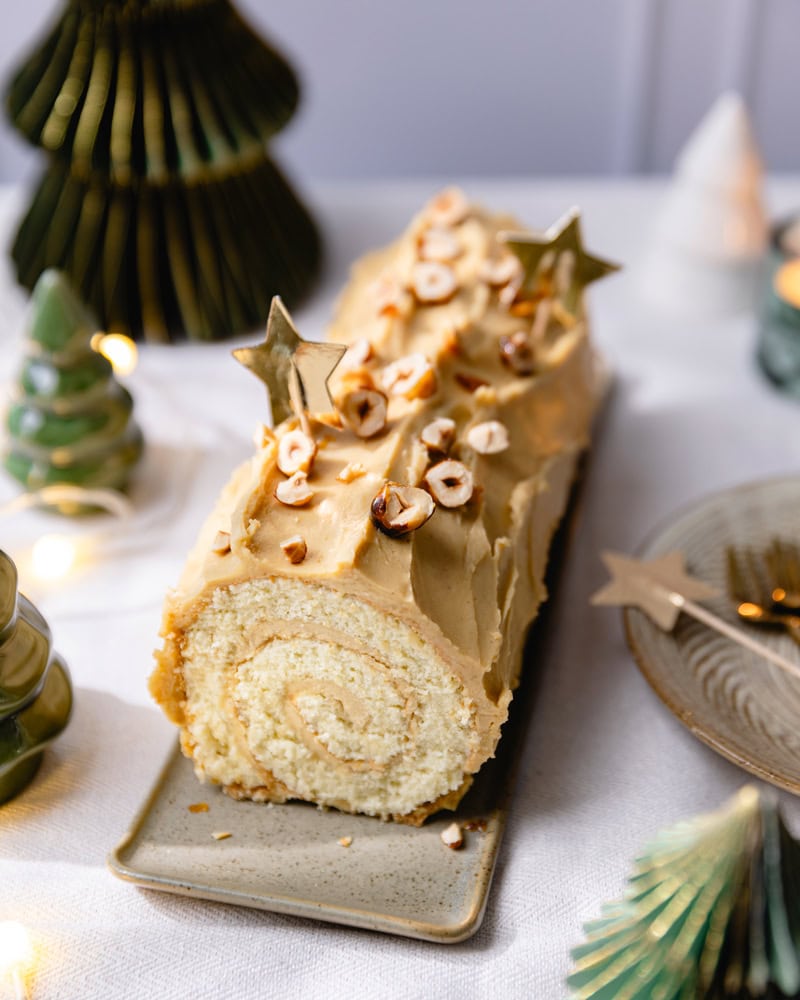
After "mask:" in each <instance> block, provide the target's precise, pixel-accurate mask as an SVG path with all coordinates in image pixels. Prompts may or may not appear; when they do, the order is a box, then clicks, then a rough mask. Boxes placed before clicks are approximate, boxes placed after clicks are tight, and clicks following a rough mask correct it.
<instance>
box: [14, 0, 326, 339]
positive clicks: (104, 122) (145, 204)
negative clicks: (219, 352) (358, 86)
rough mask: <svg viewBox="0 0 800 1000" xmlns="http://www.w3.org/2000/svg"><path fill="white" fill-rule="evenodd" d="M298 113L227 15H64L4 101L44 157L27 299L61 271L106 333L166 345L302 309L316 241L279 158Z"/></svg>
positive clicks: (120, 3)
mask: <svg viewBox="0 0 800 1000" xmlns="http://www.w3.org/2000/svg"><path fill="white" fill-rule="evenodd" d="M298 96H299V88H298V84H297V80H296V78H295V75H294V73H293V72H292V69H291V67H290V66H289V65H288V64H287V63H286V61H285V60H284V59H283V58H282V56H281V55H280V54H279V53H278V52H277V51H276V50H275V49H273V48H272V47H271V46H269V45H267V44H266V43H265V42H264V41H263V40H262V39H260V38H259V37H258V36H257V35H256V34H255V33H254V32H253V31H252V30H251V29H250V27H249V26H248V25H247V24H246V23H245V22H244V21H243V20H242V18H241V17H240V16H239V15H238V14H237V12H236V10H235V8H234V7H233V5H232V3H231V2H230V0H66V3H65V5H64V9H63V13H62V14H61V16H60V18H59V19H58V20H57V22H56V23H55V25H54V26H53V28H52V30H51V31H50V33H49V34H48V35H47V37H46V38H45V39H44V40H43V41H42V42H41V44H40V45H39V46H38V47H37V48H36V49H35V50H34V51H33V52H32V53H31V54H30V55H29V56H28V58H27V60H26V61H25V62H24V63H23V64H22V65H21V66H20V67H19V68H18V70H17V72H16V74H15V75H14V76H13V77H12V79H11V82H10V85H9V87H8V92H7V95H6V103H7V109H8V114H9V117H10V119H11V122H12V124H13V125H14V126H16V128H17V129H18V130H19V131H20V132H21V133H22V135H23V136H24V137H25V138H26V139H27V140H28V141H29V142H30V143H32V144H33V145H35V146H39V147H41V148H42V149H43V150H44V151H45V152H46V153H47V154H48V156H49V162H48V165H47V167H46V169H45V172H44V174H43V176H42V178H41V180H40V183H39V186H38V188H37V190H36V192H35V193H34V195H33V200H32V202H31V204H30V207H29V210H28V213H27V215H26V216H25V217H24V219H23V221H22V224H21V226H20V229H19V232H18V233H17V236H16V240H15V241H14V244H13V247H12V251H11V253H12V257H13V259H14V263H15V264H16V268H17V274H18V277H19V280H20V282H21V283H22V284H24V285H26V286H27V287H28V288H32V287H33V285H34V283H35V282H36V280H37V278H38V277H39V275H40V274H41V273H42V271H43V270H45V269H46V268H48V267H55V268H59V269H60V270H62V271H64V272H66V274H67V275H68V277H69V279H70V281H71V283H72V284H73V286H74V287H75V289H76V290H77V292H78V294H79V295H80V296H81V298H82V299H83V300H84V301H85V302H87V303H88V304H89V305H90V306H91V308H92V310H93V311H94V312H95V314H96V315H97V317H98V319H99V320H100V323H101V325H102V327H103V329H105V330H108V331H116V332H121V333H127V334H129V335H130V336H133V337H137V338H142V337H144V338H147V339H151V340H158V341H167V340H175V339H179V338H183V337H187V336H188V337H190V338H193V339H200V340H216V339H220V338H223V337H230V336H232V335H234V334H237V333H243V332H247V331H249V330H252V329H255V328H257V327H260V326H262V325H263V323H264V322H265V321H266V318H267V314H268V312H269V303H270V301H271V299H272V296H273V295H275V294H279V295H281V296H282V297H283V298H284V299H285V301H286V302H287V303H289V304H296V303H297V302H298V301H299V299H300V298H301V297H302V296H303V295H304V294H305V293H306V292H307V291H308V289H309V287H310V285H311V283H312V280H313V278H314V277H315V275H316V272H317V270H318V264H319V257H320V244H319V238H318V235H317V231H316V228H315V226H314V223H313V222H312V220H311V218H310V216H309V215H308V213H307V212H306V210H305V208H304V207H303V206H302V204H301V203H300V202H299V200H298V199H297V197H296V196H295V194H294V193H293V192H292V190H291V188H290V187H289V185H288V184H287V182H286V180H285V179H284V177H283V176H282V174H281V172H280V170H279V169H278V168H277V167H276V166H275V164H274V162H273V161H272V160H271V159H270V157H269V156H268V151H267V144H268V142H269V141H270V140H271V139H272V137H273V136H274V135H275V134H276V133H277V132H278V131H279V130H280V129H281V128H282V127H283V126H284V125H285V124H286V123H287V122H288V121H289V119H290V118H291V116H292V114H293V112H294V110H295V107H296V105H297V102H298Z"/></svg>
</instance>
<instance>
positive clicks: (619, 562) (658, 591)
mask: <svg viewBox="0 0 800 1000" xmlns="http://www.w3.org/2000/svg"><path fill="white" fill-rule="evenodd" d="M601 558H602V560H603V562H604V563H605V564H606V567H607V568H608V571H609V573H611V580H610V582H609V583H607V584H606V585H605V587H602V588H601V589H600V590H598V591H597V593H596V594H594V595H593V596H592V604H611V605H624V606H625V607H632V608H639V609H640V610H641V611H644V613H645V614H646V615H648V617H650V618H652V619H653V621H654V622H655V623H656V625H658V626H659V627H660V628H663V629H666V630H667V631H671V629H672V628H673V627H674V625H675V622H676V620H677V618H678V615H679V614H680V612H681V605H680V603H676V602H675V600H674V596H673V595H679V596H680V597H681V598H683V599H684V600H685V599H687V598H688V599H689V600H698V601H702V600H704V599H706V598H708V597H716V596H717V594H718V593H719V591H718V590H716V588H714V587H711V586H709V585H708V584H707V583H704V582H703V581H702V580H698V579H696V578H695V577H693V576H689V574H688V573H687V572H686V565H685V562H684V558H683V553H682V552H669V553H668V554H667V555H665V556H658V557H657V558H656V559H647V560H640V559H630V558H629V557H628V556H622V555H620V554H619V553H617V552H604V553H603V554H602V557H601Z"/></svg>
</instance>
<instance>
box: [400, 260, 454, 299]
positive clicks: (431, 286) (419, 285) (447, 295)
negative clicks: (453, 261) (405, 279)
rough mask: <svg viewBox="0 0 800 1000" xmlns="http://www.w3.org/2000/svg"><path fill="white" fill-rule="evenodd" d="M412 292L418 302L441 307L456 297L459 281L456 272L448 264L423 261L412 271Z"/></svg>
mask: <svg viewBox="0 0 800 1000" xmlns="http://www.w3.org/2000/svg"><path fill="white" fill-rule="evenodd" d="M411 290H412V292H413V293H414V295H415V296H416V297H417V301H418V302H422V303H423V304H424V305H439V304H440V303H442V302H447V301H448V300H449V299H452V297H453V296H454V295H455V293H456V291H457V290H458V279H457V278H456V273H455V271H454V270H453V269H452V267H448V265H447V264H442V263H440V262H439V261H436V260H421V261H418V262H417V263H416V264H415V265H414V267H413V268H412V269H411Z"/></svg>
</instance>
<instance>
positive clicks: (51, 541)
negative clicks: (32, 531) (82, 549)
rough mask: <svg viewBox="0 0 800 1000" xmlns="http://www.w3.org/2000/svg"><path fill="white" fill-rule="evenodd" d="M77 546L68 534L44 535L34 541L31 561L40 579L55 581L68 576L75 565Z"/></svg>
mask: <svg viewBox="0 0 800 1000" xmlns="http://www.w3.org/2000/svg"><path fill="white" fill-rule="evenodd" d="M77 556H78V549H77V546H76V544H75V542H74V540H73V539H72V538H68V537H67V536H66V535H55V534H50V535H42V536H41V538H37V540H36V541H35V542H34V543H33V548H32V549H31V562H32V565H33V572H34V573H35V574H36V576H37V577H38V578H39V579H40V580H47V581H54V580H60V579H62V578H63V577H65V576H67V574H68V573H69V572H70V570H71V569H72V568H73V566H74V565H75V562H76V560H77Z"/></svg>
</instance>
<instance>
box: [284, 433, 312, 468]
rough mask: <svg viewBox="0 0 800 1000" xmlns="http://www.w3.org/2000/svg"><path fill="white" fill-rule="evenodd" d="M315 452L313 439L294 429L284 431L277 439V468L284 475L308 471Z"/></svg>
mask: <svg viewBox="0 0 800 1000" xmlns="http://www.w3.org/2000/svg"><path fill="white" fill-rule="evenodd" d="M316 454H317V446H316V444H315V443H314V441H313V439H312V438H310V437H309V436H308V434H304V433H303V431H301V430H299V429H296V430H291V431H286V433H285V434H283V435H282V436H281V439H280V440H279V441H278V468H279V469H280V470H281V472H282V473H283V474H284V475H285V476H293V475H294V474H295V472H308V471H309V469H310V468H311V465H312V463H313V461H314V456H315V455H316Z"/></svg>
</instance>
